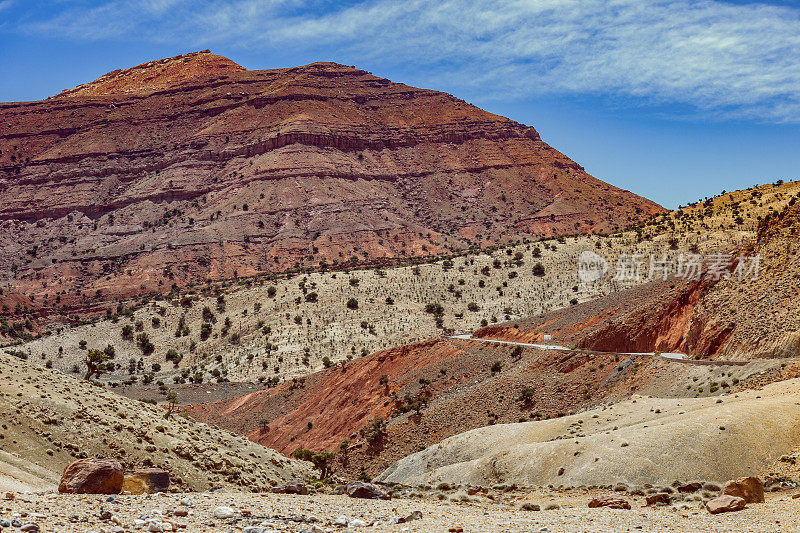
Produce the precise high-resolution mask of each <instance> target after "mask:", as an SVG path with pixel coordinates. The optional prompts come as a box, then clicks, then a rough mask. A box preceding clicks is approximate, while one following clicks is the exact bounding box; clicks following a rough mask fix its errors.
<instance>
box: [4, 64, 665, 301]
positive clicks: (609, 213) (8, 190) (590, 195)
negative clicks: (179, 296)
mask: <svg viewBox="0 0 800 533" xmlns="http://www.w3.org/2000/svg"><path fill="white" fill-rule="evenodd" d="M0 123H2V124H3V128H2V130H0V146H2V149H1V150H0V229H1V231H0V275H1V276H3V277H4V278H6V280H8V281H7V283H6V285H7V287H6V289H5V291H4V293H3V294H0V298H2V299H3V304H4V305H6V306H7V307H8V308H13V307H16V306H17V304H19V306H20V307H22V308H25V307H28V308H32V309H42V308H45V309H49V310H51V311H52V310H54V309H56V308H57V309H58V310H59V311H61V312H63V313H70V312H72V311H75V310H86V309H87V308H89V307H91V306H92V305H93V304H94V303H96V302H98V301H99V302H102V301H109V300H113V299H118V298H126V297H129V296H132V295H137V294H142V293H146V292H154V291H155V292H162V293H163V292H167V291H168V290H169V288H170V287H171V286H172V285H173V284H177V285H178V286H183V285H186V284H188V283H191V282H198V281H205V280H208V279H220V278H227V277H234V276H236V275H239V276H241V275H249V274H254V273H258V272H270V271H281V270H284V269H286V268H289V267H293V266H295V265H299V266H310V265H317V264H319V263H321V262H326V263H328V264H330V263H334V262H339V263H342V262H346V261H353V262H365V261H369V260H374V259H376V258H411V257H416V256H426V255H432V254H438V253H442V252H447V251H449V250H459V249H465V248H467V247H469V246H473V245H478V246H481V245H490V244H494V243H499V242H507V241H514V240H518V239H521V238H524V237H535V236H543V235H553V234H563V233H589V232H600V231H608V230H613V229H615V228H618V227H622V226H627V225H629V224H631V223H633V222H636V221H639V220H642V219H644V218H646V217H649V216H650V215H652V214H654V213H661V212H663V211H664V210H663V209H662V208H661V207H660V206H658V205H657V204H655V203H653V202H651V201H649V200H646V199H644V198H641V197H639V196H636V195H635V194H632V193H630V192H628V191H624V190H620V189H618V188H616V187H613V186H611V185H608V184H606V183H604V182H602V181H600V180H597V179H596V178H593V177H592V176H590V175H588V174H587V173H586V172H585V171H584V170H583V168H582V167H581V166H580V165H578V164H577V163H575V162H574V161H572V160H571V159H569V158H568V157H566V156H565V155H563V154H561V153H559V152H558V151H556V150H555V149H553V148H552V147H550V146H549V145H547V144H546V143H545V142H544V141H542V139H541V138H540V136H539V134H538V132H537V131H536V130H535V129H534V128H532V127H528V126H524V125H522V124H519V123H517V122H514V121H512V120H509V119H506V118H503V117H500V116H497V115H494V114H491V113H488V112H486V111H483V110H481V109H479V108H477V107H475V106H473V105H470V104H468V103H466V102H464V101H462V100H459V99H458V98H455V97H453V96H451V95H449V94H445V93H442V92H437V91H432V90H426V89H417V88H414V87H409V86H407V85H403V84H400V83H393V82H391V81H389V80H387V79H384V78H380V77H378V76H374V75H372V74H370V73H368V72H366V71H363V70H359V69H357V68H354V67H350V66H344V65H339V64H335V63H313V64H310V65H306V66H302V67H295V68H283V69H272V70H257V71H248V70H246V69H244V68H243V67H241V66H239V65H237V64H236V63H234V62H232V61H230V60H228V59H226V58H224V57H221V56H218V55H214V54H212V53H211V52H209V51H203V52H196V53H191V54H186V55H183V56H177V57H173V58H169V59H161V60H158V61H151V62H148V63H145V64H142V65H139V66H137V67H133V68H130V69H126V70H117V71H114V72H111V73H109V74H106V75H104V76H102V77H100V78H98V79H97V80H95V81H93V82H90V83H87V84H84V85H81V86H79V87H76V88H75V89H70V90H66V91H63V92H61V93H60V94H58V95H56V96H53V97H51V98H47V99H45V100H43V101H38V102H21V103H20V102H17V103H5V104H0ZM96 309H98V310H101V309H103V307H96Z"/></svg>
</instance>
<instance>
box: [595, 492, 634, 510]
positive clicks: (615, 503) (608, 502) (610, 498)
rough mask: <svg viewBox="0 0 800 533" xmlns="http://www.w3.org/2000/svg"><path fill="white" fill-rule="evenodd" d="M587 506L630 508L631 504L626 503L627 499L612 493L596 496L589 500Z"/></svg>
mask: <svg viewBox="0 0 800 533" xmlns="http://www.w3.org/2000/svg"><path fill="white" fill-rule="evenodd" d="M589 507H592V508H594V507H610V508H611V509H630V508H631V504H630V503H628V501H627V500H624V499H622V498H620V497H618V496H615V495H613V494H606V495H603V496H598V497H597V498H593V499H592V501H590V502H589Z"/></svg>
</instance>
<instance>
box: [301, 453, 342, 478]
mask: <svg viewBox="0 0 800 533" xmlns="http://www.w3.org/2000/svg"><path fill="white" fill-rule="evenodd" d="M292 455H293V456H294V457H295V458H296V459H300V460H301V461H309V462H310V463H311V464H313V465H314V468H316V469H317V470H319V478H320V479H327V478H328V477H329V476H330V474H331V465H332V464H333V460H334V459H335V458H336V452H332V451H329V450H323V451H321V452H319V453H317V452H314V451H312V450H306V449H304V448H298V449H296V450H295V451H294V453H293V454H292Z"/></svg>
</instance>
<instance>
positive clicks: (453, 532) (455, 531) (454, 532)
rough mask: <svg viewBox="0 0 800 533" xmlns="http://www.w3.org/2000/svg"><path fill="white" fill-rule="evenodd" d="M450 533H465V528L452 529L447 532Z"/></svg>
mask: <svg viewBox="0 0 800 533" xmlns="http://www.w3.org/2000/svg"><path fill="white" fill-rule="evenodd" d="M447 531H448V532H449V533H464V528H463V527H451V528H449V529H448V530H447Z"/></svg>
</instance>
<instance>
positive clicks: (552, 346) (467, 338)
mask: <svg viewBox="0 0 800 533" xmlns="http://www.w3.org/2000/svg"><path fill="white" fill-rule="evenodd" d="M448 338H450V339H461V340H465V341H475V342H488V343H492V344H509V345H512V346H527V347H530V348H539V349H541V350H566V351H574V350H573V349H572V348H567V347H565V346H559V345H557V344H533V343H528V342H514V341H500V340H496V339H481V338H475V337H473V336H472V334H471V333H464V334H460V335H451V336H449V337H448ZM591 351H593V352H596V351H597V350H591ZM614 353H619V355H651V356H655V355H656V352H614ZM657 355H660V356H661V357H664V358H666V359H676V360H684V359H686V356H685V355H684V354H682V353H658V354H657Z"/></svg>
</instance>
